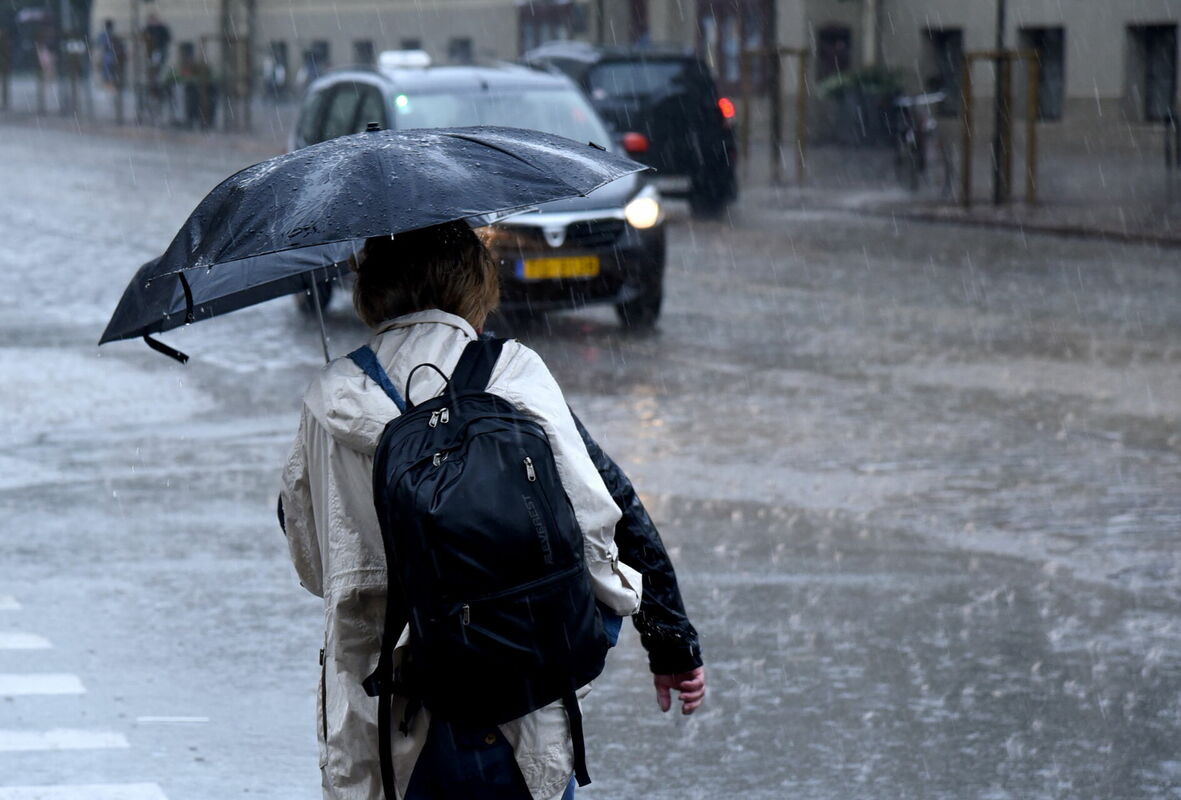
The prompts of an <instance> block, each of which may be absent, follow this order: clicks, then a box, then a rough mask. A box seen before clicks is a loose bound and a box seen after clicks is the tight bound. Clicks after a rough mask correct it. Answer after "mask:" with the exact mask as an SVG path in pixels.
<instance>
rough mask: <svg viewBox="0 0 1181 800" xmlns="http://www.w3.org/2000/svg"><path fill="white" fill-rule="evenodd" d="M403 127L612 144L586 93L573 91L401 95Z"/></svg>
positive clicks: (399, 112)
mask: <svg viewBox="0 0 1181 800" xmlns="http://www.w3.org/2000/svg"><path fill="white" fill-rule="evenodd" d="M394 108H395V109H396V111H397V123H396V125H397V127H399V128H453V127H462V126H466V125H505V126H508V127H513V128H529V129H532V130H537V131H542V132H543V133H552V134H556V135H558V136H565V137H566V138H567V139H573V140H574V141H576V142H594V143H595V144H600V145H603V146H607V145H608V142H609V141H610V136H609V135H608V134H607V129H606V128H604V127H603V123H602V122H600V121H599V117H598V115H597V114H595V112H594V110H593V109H592V108H591V107H590V105H589V104H588V103H587V102H586V100H584V99H583V98H582V95H581V94H579V93H578V92H576V91H573V90H569V89H519V90H516V91H490V92H451V93H436V94H400V95H398V96H397V97H396V98H395V99H394Z"/></svg>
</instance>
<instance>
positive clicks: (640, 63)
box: [524, 42, 738, 216]
mask: <svg viewBox="0 0 1181 800" xmlns="http://www.w3.org/2000/svg"><path fill="white" fill-rule="evenodd" d="M524 61H525V63H527V64H529V65H531V66H534V67H544V68H549V69H558V70H561V71H562V72H564V73H566V74H567V75H569V76H570V77H571V78H573V79H574V80H575V81H577V83H578V85H579V86H581V87H582V90H583V91H584V92H585V93H586V95H587V96H588V97H589V98H590V101H591V103H592V104H593V105H594V107H595V109H596V110H597V111H598V112H599V113H600V114H601V115H602V116H603V119H604V120H606V121H607V124H609V125H611V126H612V127H613V128H614V129H615V131H616V133H617V135H619V136H620V137H621V139H620V140H621V143H622V144H623V146H624V148H625V149H626V150H627V152H628V154H629V155H631V156H632V157H633V158H635V159H636V160H638V161H642V162H643V163H645V164H648V165H650V166H652V167H655V168H656V169H657V177H656V181H657V184H658V185H659V186H660V188H661V191H662V192H663V193H664V194H665V195H668V196H675V195H681V196H685V197H688V199H689V205H690V208H691V209H692V211H693V213H694V214H697V215H699V216H716V215H718V214H720V213H721V212H722V211H723V210H724V209H725V207H726V205H727V204H728V203H730V202H731V201H733V200H734V199H735V198H736V197H737V196H738V180H737V177H736V168H737V156H738V151H737V146H736V145H735V140H734V131H733V126H732V123H733V118H734V104H733V102H731V101H730V99H729V98H726V97H722V96H721V95H719V93H718V89H717V86H716V85H715V84H714V79H713V76H712V75H711V74H710V71H709V68H708V67H707V66H706V65H705V62H703V61H702V60H701V59H700V58H698V57H696V56H693V55H687V54H685V53H682V52H677V51H674V50H658V49H615V48H604V47H594V46H591V45H588V44H585V43H582V42H553V43H550V44H545V45H542V46H540V47H538V48H536V49H534V50H531V51H529V52H528V53H526V54H525V58H524Z"/></svg>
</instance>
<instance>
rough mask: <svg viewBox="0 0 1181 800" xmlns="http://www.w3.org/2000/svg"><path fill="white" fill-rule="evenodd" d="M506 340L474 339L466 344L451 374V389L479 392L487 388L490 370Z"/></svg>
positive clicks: (490, 375) (490, 374)
mask: <svg viewBox="0 0 1181 800" xmlns="http://www.w3.org/2000/svg"><path fill="white" fill-rule="evenodd" d="M506 341H508V340H507V339H476V340H475V341H474V342H468V345H467V347H465V348H464V349H463V355H461V356H460V357H459V363H458V364H456V365H455V371H454V372H452V373H451V388H452V389H453V390H454V391H457V392H462V391H480V390H482V389H485V388H487V386H488V379H489V378H491V377H492V368H493V367H494V366H496V359H498V358H500V351H501V350H503V349H504V343H505V342H506Z"/></svg>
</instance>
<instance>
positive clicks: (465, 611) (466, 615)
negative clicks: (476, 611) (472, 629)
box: [460, 603, 472, 625]
mask: <svg viewBox="0 0 1181 800" xmlns="http://www.w3.org/2000/svg"><path fill="white" fill-rule="evenodd" d="M460 619H462V620H463V624H464V625H470V624H471V622H472V607H471V606H469V605H468V604H467V603H464V604H463V608H462V609H461V611H460Z"/></svg>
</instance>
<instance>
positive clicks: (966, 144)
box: [960, 54, 972, 208]
mask: <svg viewBox="0 0 1181 800" xmlns="http://www.w3.org/2000/svg"><path fill="white" fill-rule="evenodd" d="M960 107H961V111H960V113H961V116H962V118H963V121H962V123H961V125H960V136H961V144H960V203H962V204H963V206H964V208H971V207H972V59H971V57H970V56H968V55H967V54H965V55H964V59H963V62H962V63H961V66H960Z"/></svg>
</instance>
